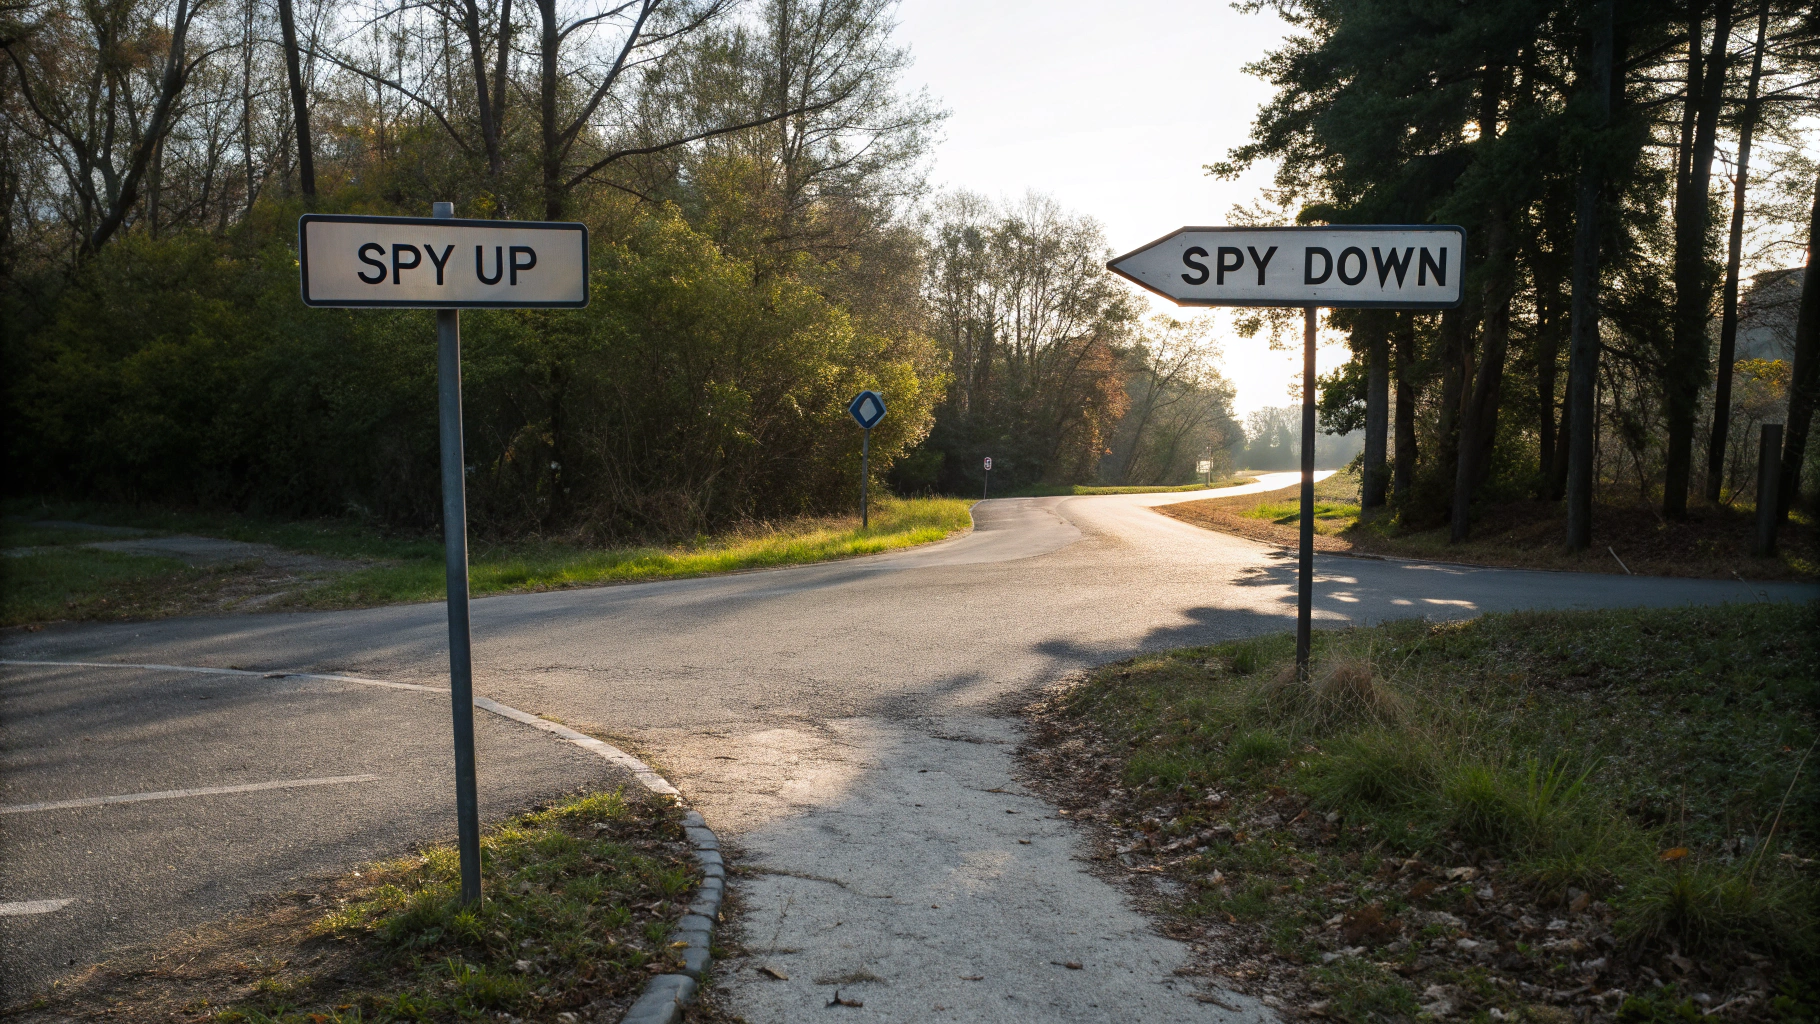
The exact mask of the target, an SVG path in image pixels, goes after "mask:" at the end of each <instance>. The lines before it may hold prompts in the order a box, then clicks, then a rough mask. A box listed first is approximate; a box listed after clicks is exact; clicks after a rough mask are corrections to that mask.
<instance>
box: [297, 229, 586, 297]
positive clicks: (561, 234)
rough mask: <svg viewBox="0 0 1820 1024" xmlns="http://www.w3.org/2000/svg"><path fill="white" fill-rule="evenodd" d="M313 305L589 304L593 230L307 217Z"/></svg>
mask: <svg viewBox="0 0 1820 1024" xmlns="http://www.w3.org/2000/svg"><path fill="white" fill-rule="evenodd" d="M297 255H298V260H299V262H300V263H301V264H302V270H303V301H304V303H305V304H306V305H310V306H415V307H426V308H434V309H460V308H463V307H467V308H476V307H479V308H493V309H524V308H562V307H580V306H586V305H587V304H588V229H587V227H586V226H585V225H582V224H563V223H549V222H543V221H509V220H456V219H454V218H446V217H434V218H433V217H354V216H342V215H336V214H315V213H311V214H305V215H304V216H303V217H302V219H300V220H299V221H298V222H297Z"/></svg>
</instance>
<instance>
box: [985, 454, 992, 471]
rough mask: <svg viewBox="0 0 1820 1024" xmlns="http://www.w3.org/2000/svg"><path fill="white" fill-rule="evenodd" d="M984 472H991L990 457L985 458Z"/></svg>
mask: <svg viewBox="0 0 1820 1024" xmlns="http://www.w3.org/2000/svg"><path fill="white" fill-rule="evenodd" d="M986 472H988V473H990V472H992V456H990V455H988V456H986Z"/></svg>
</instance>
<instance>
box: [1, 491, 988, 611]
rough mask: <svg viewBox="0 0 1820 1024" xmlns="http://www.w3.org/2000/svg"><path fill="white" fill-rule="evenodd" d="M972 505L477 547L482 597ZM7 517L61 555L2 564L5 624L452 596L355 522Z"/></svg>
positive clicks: (789, 556)
mask: <svg viewBox="0 0 1820 1024" xmlns="http://www.w3.org/2000/svg"><path fill="white" fill-rule="evenodd" d="M971 506H972V502H970V501H967V500H964V499H960V498H910V499H899V498H882V499H877V500H875V501H873V503H872V515H871V519H872V523H871V526H870V528H868V529H860V527H859V523H858V517H857V516H847V517H828V518H820V519H803V520H797V521H791V522H786V523H783V524H781V525H778V526H775V527H763V528H758V529H749V530H745V531H740V532H735V533H731V534H729V535H726V536H721V537H703V538H700V539H698V540H696V541H695V542H693V543H690V544H682V545H675V546H670V547H655V546H653V547H621V548H596V547H588V546H584V545H579V544H572V543H562V542H557V541H519V542H511V543H493V544H489V543H485V542H475V543H473V544H472V546H471V549H470V558H469V589H470V592H471V593H473V594H474V595H476V596H480V595H486V594H500V593H510V592H515V591H528V590H550V589H557V588H564V587H581V586H597V585H602V584H609V583H634V582H643V581H648V580H659V579H676V578H682V577H691V576H705V575H710V574H713V573H721V572H735V571H740V570H747V569H763V568H773V567H777V566H786V565H801V564H806V563H810V562H821V561H827V560H830V559H838V558H850V557H854V556H857V555H870V554H877V553H879V552H884V551H891V550H895V549H898V548H905V547H912V546H916V545H919V544H927V543H930V542H933V541H938V540H941V539H943V538H945V537H947V536H949V535H951V534H953V533H955V532H957V531H960V530H965V529H967V528H969V527H970V526H971V524H972V517H971V515H970V514H969V512H968V509H969V508H970V507H971ZM3 510H4V512H5V513H6V515H7V516H8V517H12V518H8V519H5V520H0V529H3V530H4V533H3V534H0V539H3V541H4V546H6V547H33V548H48V549H49V550H44V551H38V552H36V553H34V554H31V555H26V556H11V557H6V558H5V559H4V560H3V561H0V625H20V624H30V623H37V622H47V621H52V620H56V619H67V618H123V617H147V616H158V615H169V614H181V613H183V612H188V611H195V610H198V609H202V608H207V607H214V606H219V604H220V600H221V599H222V597H223V596H224V595H225V594H226V591H225V590H224V588H226V587H229V586H232V587H236V588H238V591H237V592H242V591H243V592H247V593H248V594H250V593H253V592H257V591H259V590H260V589H261V588H262V587H264V589H266V590H267V591H268V592H269V591H271V590H272V588H273V587H274V586H276V587H279V588H281V589H282V590H283V591H284V592H283V593H282V594H281V596H279V597H278V598H277V599H275V600H272V601H270V602H268V603H266V604H265V605H264V607H267V608H287V607H288V608H298V607H303V608H348V607H366V606H371V605H379V604H391V603H397V602H407V601H433V600H440V599H441V598H442V597H443V595H444V592H445V591H444V577H443V557H442V543H441V541H440V540H439V539H437V538H434V537H428V536H420V535H404V536H398V535H390V534H386V533H383V532H381V531H379V530H376V529H373V528H371V527H369V526H366V525H364V524H360V523H356V522H352V521H344V520H319V521H285V520H271V519H262V518H259V517H256V516H244V517H242V516H232V515H226V514H213V513H191V512H174V511H166V510H155V509H153V510H140V509H132V508H126V507H121V506H111V505H100V504H61V505H49V504H46V503H43V502H38V503H32V502H23V501H9V502H7V503H6V504H5V506H4V507H3ZM28 515H29V516H32V517H34V518H37V519H51V520H67V521H72V522H87V523H95V524H98V525H108V526H118V527H131V528H134V529H137V530H140V531H143V532H144V533H146V534H172V533H186V534H197V535H201V536H210V537H223V538H227V539H230V540H240V541H248V542H253V543H263V544H271V545H273V546H275V547H278V548H280V549H283V550H285V551H291V552H296V553H300V554H305V555H315V556H321V557H325V558H334V559H339V560H347V561H358V562H364V563H366V564H365V565H360V566H356V567H354V568H351V569H347V568H344V569H339V570H325V571H324V572H322V573H318V574H314V575H315V576H316V577H318V578H314V579H307V580H303V581H297V580H290V581H284V582H281V583H279V584H261V583H259V582H258V581H257V580H256V579H255V576H256V574H255V573H254V572H252V570H253V569H256V568H257V567H256V566H245V565H231V566H218V567H209V568H190V567H187V566H185V565H184V564H183V563H182V562H179V561H176V560H174V559H167V558H155V557H146V556H140V555H125V554H118V553H113V552H103V551H95V550H93V549H87V548H81V547H76V546H75V545H80V544H84V543H87V542H91V541H97V540H110V539H117V538H118V535H115V534H101V533H99V532H95V531H84V530H80V529H74V528H66V527H42V526H35V525H33V524H32V523H31V522H29V521H21V519H20V518H18V517H23V516H28ZM242 596H246V594H243V595H242Z"/></svg>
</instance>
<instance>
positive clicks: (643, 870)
mask: <svg viewBox="0 0 1820 1024" xmlns="http://www.w3.org/2000/svg"><path fill="white" fill-rule="evenodd" d="M681 817H682V816H681V812H680V811H679V810H677V809H676V808H675V807H674V806H672V805H671V804H669V803H668V802H665V801H658V800H655V799H645V798H642V797H634V796H631V795H628V794H626V793H623V792H620V793H595V794H589V795H585V796H580V797H576V798H573V799H569V800H566V801H563V802H561V803H559V804H557V805H554V806H551V807H547V808H543V809H539V810H535V811H533V812H532V813H529V814H525V815H522V816H520V817H517V818H514V819H512V820H511V821H508V822H506V823H505V824H503V825H500V826H498V827H496V828H493V829H491V830H489V831H488V832H487V833H486V834H485V835H484V836H483V838H482V888H483V892H485V894H486V896H485V899H483V900H482V902H481V904H480V906H479V907H478V908H477V909H462V908H461V907H459V906H458V905H457V903H456V901H455V896H456V894H457V893H458V892H459V890H460V877H459V862H458V859H457V856H456V853H455V850H454V849H453V848H452V847H448V846H435V847H429V848H426V849H424V850H423V851H421V852H420V853H419V854H417V855H415V856H410V857H404V858H400V859H398V860H393V861H387V862H383V863H379V864H375V865H370V866H367V867H365V868H363V869H362V870H360V871H357V872H353V873H351V874H349V875H347V876H344V877H342V878H339V879H335V880H333V881H331V882H329V883H327V884H326V885H325V886H323V887H322V888H321V891H319V892H315V893H296V894H292V895H290V896H288V897H284V898H281V899H279V900H277V901H276V903H277V905H276V906H274V907H271V908H270V909H267V910H266V911H264V912H261V913H255V914H249V915H243V916H242V917H239V918H235V919H232V920H230V921H227V922H223V923H221V924H218V925H215V926H213V927H211V928H207V929H203V930H202V931H201V932H199V933H197V934H196V935H194V936H191V937H189V938H188V939H187V940H186V941H185V942H183V943H182V945H181V946H179V947H177V948H171V947H165V948H159V949H147V950H139V951H133V952H129V953H128V954H126V955H124V956H119V957H115V958H113V959H110V960H109V961H108V962H107V963H105V964H102V965H100V966H98V967H95V968H91V969H90V970H89V971H88V972H87V973H86V974H85V975H83V976H81V977H79V978H77V979H75V980H74V981H72V982H70V983H68V984H66V985H63V986H61V987H60V988H59V989H58V990H57V991H56V992H54V993H53V994H50V995H46V996H41V997H39V998H37V999H36V1000H35V1001H33V1002H30V1003H27V1004H24V1005H23V1006H18V1007H15V1008H14V1009H13V1010H12V1011H11V1012H9V1013H8V1014H7V1016H8V1017H9V1018H10V1019H13V1020H17V1021H21V1022H33V1024H36V1022H38V1021H52V1020H56V1021H64V1020H101V1019H105V1020H109V1021H127V1022H138V1021H154V1020H158V1021H162V1020H198V1021H214V1022H218V1024H328V1022H335V1024H344V1022H355V1021H361V1022H386V1021H459V1020H479V1019H490V1020H507V1019H512V1020H522V1021H548V1022H551V1024H566V1022H569V1021H574V1020H576V1019H578V1018H586V1019H589V1020H593V1019H601V1020H617V1019H618V1017H619V1014H620V1013H621V1012H622V1011H623V1010H624V1008H625V1007H626V1006H629V1005H630V1004H631V1002H632V1000H634V999H635V998H637V996H638V994H639V992H640V991H642V989H643V985H644V982H645V979H646V978H647V977H649V976H650V975H651V974H653V973H658V972H660V971H665V970H670V969H673V968H674V967H675V966H676V965H677V964H679V963H680V961H678V960H677V959H676V957H675V956H674V951H673V950H672V949H670V948H669V946H668V944H667V939H668V938H669V935H670V931H671V928H672V925H673V924H674V922H675V920H676V919H677V918H678V917H680V916H681V913H682V908H683V907H684V906H686V905H687V904H688V902H689V900H690V899H691V898H692V896H691V894H692V893H693V892H694V891H695V890H696V888H697V887H698V885H699V877H698V876H699V872H698V869H697V866H696V864H695V861H694V858H693V857H692V856H691V855H690V854H689V850H688V846H687V844H686V842H684V837H683V830H682V824H681ZM173 964H175V965H180V966H173Z"/></svg>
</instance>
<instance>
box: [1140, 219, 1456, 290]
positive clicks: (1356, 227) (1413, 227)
mask: <svg viewBox="0 0 1820 1024" xmlns="http://www.w3.org/2000/svg"><path fill="white" fill-rule="evenodd" d="M1188 231H1245V232H1252V233H1256V232H1265V233H1269V232H1286V233H1294V232H1300V231H1457V232H1459V233H1460V278H1459V280H1460V297H1459V298H1457V299H1454V300H1453V301H1452V302H1407V301H1398V300H1396V299H1378V300H1370V301H1367V300H1361V301H1358V302H1331V301H1327V300H1322V301H1319V302H1281V301H1266V302H1258V301H1251V300H1245V299H1235V300H1230V301H1216V300H1213V299H1178V298H1176V297H1175V296H1173V295H1170V294H1169V293H1167V292H1164V291H1161V290H1159V289H1157V288H1153V287H1151V286H1150V285H1148V284H1146V283H1144V282H1143V281H1140V280H1138V279H1137V278H1135V277H1133V276H1131V275H1130V274H1127V273H1125V272H1124V271H1123V270H1120V269H1119V268H1118V263H1119V262H1120V261H1121V260H1128V259H1130V258H1131V257H1133V256H1136V255H1137V254H1139V253H1141V252H1147V251H1149V250H1151V249H1154V248H1156V247H1157V246H1159V245H1162V244H1163V243H1164V242H1167V241H1169V240H1170V239H1171V238H1174V237H1175V236H1177V235H1180V234H1182V233H1184V232H1188ZM1106 269H1107V270H1110V271H1112V272H1113V273H1115V274H1117V275H1118V276H1120V277H1122V278H1124V279H1125V280H1127V281H1130V282H1131V283H1132V284H1135V285H1137V286H1138V287H1139V288H1142V289H1144V290H1145V291H1147V292H1150V293H1152V294H1154V295H1161V296H1162V297H1163V298H1165V299H1168V300H1169V301H1170V302H1173V303H1175V304H1176V305H1178V306H1249V307H1253V308H1265V309H1267V308H1276V309H1306V308H1307V307H1309V306H1314V307H1316V308H1318V309H1458V308H1459V307H1460V306H1463V305H1465V304H1466V229H1465V228H1463V227H1460V226H1459V225H1458V224H1319V225H1308V224H1297V225H1294V226H1287V227H1257V228H1247V227H1232V226H1228V227H1182V228H1176V229H1175V230H1174V231H1171V232H1169V233H1168V234H1166V235H1164V236H1163V237H1161V238H1158V239H1157V240H1155V241H1153V242H1150V243H1148V244H1145V245H1140V246H1138V247H1137V248H1136V249H1133V250H1131V251H1130V252H1128V253H1126V254H1125V255H1123V256H1120V257H1117V258H1116V259H1113V260H1112V261H1111V262H1109V263H1107V264H1106Z"/></svg>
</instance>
